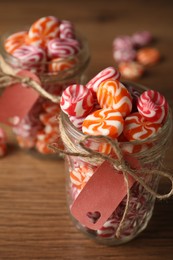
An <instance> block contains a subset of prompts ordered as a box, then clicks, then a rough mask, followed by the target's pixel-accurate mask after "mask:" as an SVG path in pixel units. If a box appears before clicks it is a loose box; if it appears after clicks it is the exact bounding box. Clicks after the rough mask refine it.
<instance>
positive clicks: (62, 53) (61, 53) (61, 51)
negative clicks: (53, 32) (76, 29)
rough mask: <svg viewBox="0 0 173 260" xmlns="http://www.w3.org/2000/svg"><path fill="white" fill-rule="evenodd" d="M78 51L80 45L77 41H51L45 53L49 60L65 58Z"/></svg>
mask: <svg viewBox="0 0 173 260" xmlns="http://www.w3.org/2000/svg"><path fill="white" fill-rule="evenodd" d="M79 50H80V44H79V42H78V41H77V40H70V39H68V40H67V39H53V40H51V41H49V42H48V44H47V53H48V57H49V58H50V59H54V58H67V57H69V56H71V55H75V54H76V53H78V52H79Z"/></svg>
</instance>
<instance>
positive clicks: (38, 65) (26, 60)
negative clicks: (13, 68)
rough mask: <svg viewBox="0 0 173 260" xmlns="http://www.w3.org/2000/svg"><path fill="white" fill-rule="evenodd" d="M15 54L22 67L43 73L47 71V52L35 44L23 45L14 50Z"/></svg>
mask: <svg viewBox="0 0 173 260" xmlns="http://www.w3.org/2000/svg"><path fill="white" fill-rule="evenodd" d="M13 56H14V57H15V58H17V59H18V61H19V63H20V65H21V67H22V69H26V70H30V71H32V72H37V73H41V72H44V71H45V62H46V53H45V51H44V50H43V49H42V48H40V47H37V46H34V45H23V46H21V47H19V48H17V49H16V50H14V52H13Z"/></svg>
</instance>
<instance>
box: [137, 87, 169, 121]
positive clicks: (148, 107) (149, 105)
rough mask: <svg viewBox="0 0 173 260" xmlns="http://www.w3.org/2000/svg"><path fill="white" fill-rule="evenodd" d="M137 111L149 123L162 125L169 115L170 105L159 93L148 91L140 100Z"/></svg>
mask: <svg viewBox="0 0 173 260" xmlns="http://www.w3.org/2000/svg"><path fill="white" fill-rule="evenodd" d="M137 109H138V111H139V113H140V114H141V115H142V116H143V117H145V118H146V119H147V120H148V121H150V122H153V123H162V122H163V121H164V119H165V118H166V116H167V114H168V103H167V101H166V99H165V97H164V96H162V95H161V94H160V93H159V92H158V91H154V90H146V91H145V92H143V93H142V94H141V95H140V97H139V98H138V103H137Z"/></svg>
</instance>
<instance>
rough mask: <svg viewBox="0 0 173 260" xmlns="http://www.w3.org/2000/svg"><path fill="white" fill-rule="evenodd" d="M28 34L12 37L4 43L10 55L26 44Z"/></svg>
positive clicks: (22, 33) (16, 34)
mask: <svg viewBox="0 0 173 260" xmlns="http://www.w3.org/2000/svg"><path fill="white" fill-rule="evenodd" d="M27 36H28V32H26V31H22V32H17V33H14V34H12V35H10V36H9V37H8V38H7V39H6V40H5V43H4V48H5V50H6V51H7V52H8V53H11V54H12V53H13V52H14V51H15V50H16V49H17V48H19V47H21V46H22V45H25V44H26V39H27Z"/></svg>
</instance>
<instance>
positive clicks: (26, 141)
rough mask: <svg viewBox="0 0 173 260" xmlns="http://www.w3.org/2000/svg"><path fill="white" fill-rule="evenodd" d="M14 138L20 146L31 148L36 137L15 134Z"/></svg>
mask: <svg viewBox="0 0 173 260" xmlns="http://www.w3.org/2000/svg"><path fill="white" fill-rule="evenodd" d="M16 139H17V142H18V144H19V146H20V147H21V148H26V149H31V148H33V147H34V146H35V144H36V138H35V137H32V136H27V138H26V137H23V136H21V135H17V136H16Z"/></svg>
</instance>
